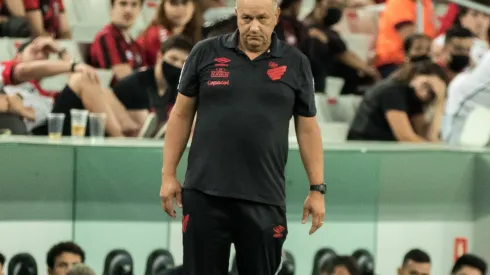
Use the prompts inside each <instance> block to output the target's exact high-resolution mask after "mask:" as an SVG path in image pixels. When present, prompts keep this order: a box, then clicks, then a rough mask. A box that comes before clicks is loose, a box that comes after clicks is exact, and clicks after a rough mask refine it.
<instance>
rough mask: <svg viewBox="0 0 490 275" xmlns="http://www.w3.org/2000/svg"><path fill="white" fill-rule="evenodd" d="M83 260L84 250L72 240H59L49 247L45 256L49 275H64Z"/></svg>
mask: <svg viewBox="0 0 490 275" xmlns="http://www.w3.org/2000/svg"><path fill="white" fill-rule="evenodd" d="M83 262H85V252H84V251H83V249H82V248H81V247H80V246H78V245H77V244H76V243H74V242H61V243H58V244H56V245H54V246H53V247H51V248H50V249H49V251H48V254H47V256H46V264H47V265H48V274H49V275H66V273H67V272H68V271H69V270H70V269H71V268H72V267H73V266H74V265H76V264H80V263H83Z"/></svg>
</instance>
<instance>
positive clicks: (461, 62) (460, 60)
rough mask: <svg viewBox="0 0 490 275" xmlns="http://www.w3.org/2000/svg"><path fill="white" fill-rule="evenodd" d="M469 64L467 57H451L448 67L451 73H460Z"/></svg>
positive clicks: (454, 55)
mask: <svg viewBox="0 0 490 275" xmlns="http://www.w3.org/2000/svg"><path fill="white" fill-rule="evenodd" d="M469 64H470V57H469V56H467V55H456V54H453V55H451V61H450V62H449V64H448V67H449V69H450V70H451V71H453V72H457V73H459V72H461V71H463V70H464V69H465V68H466V67H468V65H469Z"/></svg>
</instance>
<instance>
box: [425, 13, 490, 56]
mask: <svg viewBox="0 0 490 275" xmlns="http://www.w3.org/2000/svg"><path fill="white" fill-rule="evenodd" d="M454 23H455V24H454V25H455V27H460V28H466V29H468V30H469V31H470V32H471V33H472V34H473V35H474V39H473V45H472V47H471V56H472V58H474V59H479V58H481V56H482V55H483V54H485V52H486V51H487V50H488V31H489V25H490V16H489V15H486V14H484V13H481V12H478V11H476V10H473V9H469V8H466V7H460V8H459V13H458V16H457V18H456V21H455V22H454ZM444 42H445V32H444V33H443V34H441V35H439V36H438V37H437V38H436V39H434V41H433V43H432V56H433V57H434V58H436V59H438V58H439V56H440V55H441V53H442V51H443V48H444V44H445V43H444Z"/></svg>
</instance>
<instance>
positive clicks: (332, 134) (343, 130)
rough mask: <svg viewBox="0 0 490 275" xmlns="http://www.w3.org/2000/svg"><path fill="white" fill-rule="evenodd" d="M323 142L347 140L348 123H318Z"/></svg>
mask: <svg viewBox="0 0 490 275" xmlns="http://www.w3.org/2000/svg"><path fill="white" fill-rule="evenodd" d="M318 125H319V126H320V131H321V134H322V140H323V142H329V143H337V142H345V141H346V140H347V133H348V131H349V124H347V123H340V122H328V123H319V124H318Z"/></svg>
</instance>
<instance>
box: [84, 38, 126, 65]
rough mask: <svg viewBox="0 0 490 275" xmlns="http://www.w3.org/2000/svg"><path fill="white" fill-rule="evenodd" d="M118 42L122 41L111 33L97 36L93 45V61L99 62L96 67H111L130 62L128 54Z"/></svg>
mask: <svg viewBox="0 0 490 275" xmlns="http://www.w3.org/2000/svg"><path fill="white" fill-rule="evenodd" d="M118 43H121V42H120V41H117V40H116V38H115V37H113V36H112V35H111V34H109V33H107V34H104V35H101V36H100V37H98V38H96V40H95V41H94V43H92V46H91V47H92V48H91V53H92V56H91V59H92V60H91V61H92V62H95V64H97V66H96V67H98V68H103V69H110V68H112V67H113V66H116V65H119V64H126V63H128V59H127V57H126V54H125V53H124V51H123V50H122V48H121V47H120V46H119V45H118Z"/></svg>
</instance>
